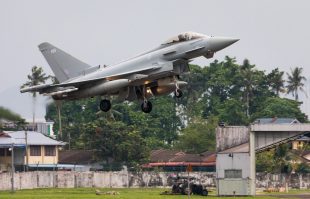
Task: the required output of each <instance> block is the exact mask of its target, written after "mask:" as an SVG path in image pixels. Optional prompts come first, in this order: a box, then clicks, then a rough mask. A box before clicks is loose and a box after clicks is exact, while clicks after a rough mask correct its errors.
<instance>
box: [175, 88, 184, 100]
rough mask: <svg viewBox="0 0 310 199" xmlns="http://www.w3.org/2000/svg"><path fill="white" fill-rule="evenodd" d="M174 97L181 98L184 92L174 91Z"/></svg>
mask: <svg viewBox="0 0 310 199" xmlns="http://www.w3.org/2000/svg"><path fill="white" fill-rule="evenodd" d="M174 96H175V97H176V98H181V97H182V96H183V92H182V91H181V90H180V89H177V90H176V91H174Z"/></svg>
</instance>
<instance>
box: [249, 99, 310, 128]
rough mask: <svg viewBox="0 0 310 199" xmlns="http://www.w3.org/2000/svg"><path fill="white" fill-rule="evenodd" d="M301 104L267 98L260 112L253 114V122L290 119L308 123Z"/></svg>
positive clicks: (288, 100)
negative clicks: (256, 120)
mask: <svg viewBox="0 0 310 199" xmlns="http://www.w3.org/2000/svg"><path fill="white" fill-rule="evenodd" d="M299 106H300V103H299V102H296V101H294V100H290V99H286V98H279V97H270V98H267V99H266V100H265V101H264V102H263V103H262V105H261V107H260V108H259V110H258V111H257V112H256V113H255V114H253V118H252V120H253V121H254V119H256V118H263V117H269V118H270V117H271V118H273V117H279V118H280V117H288V118H297V119H298V120H299V121H300V122H306V121H307V116H306V115H305V114H304V113H302V112H301V110H300V108H299Z"/></svg>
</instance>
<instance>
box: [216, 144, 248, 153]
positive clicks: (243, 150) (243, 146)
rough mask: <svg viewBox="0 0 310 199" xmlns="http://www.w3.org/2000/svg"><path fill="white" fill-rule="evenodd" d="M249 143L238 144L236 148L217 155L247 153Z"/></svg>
mask: <svg viewBox="0 0 310 199" xmlns="http://www.w3.org/2000/svg"><path fill="white" fill-rule="evenodd" d="M249 147H250V146H249V143H248V142H247V143H244V144H240V145H238V146H234V147H232V148H229V149H226V150H224V151H221V152H219V153H248V152H249V151H250V148H249Z"/></svg>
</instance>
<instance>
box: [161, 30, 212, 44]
mask: <svg viewBox="0 0 310 199" xmlns="http://www.w3.org/2000/svg"><path fill="white" fill-rule="evenodd" d="M204 37H207V36H206V35H203V34H200V33H196V32H185V33H181V34H178V35H177V36H174V37H172V38H170V39H168V40H167V41H165V42H164V43H163V45H166V44H172V43H178V42H183V41H189V40H193V39H198V38H204Z"/></svg>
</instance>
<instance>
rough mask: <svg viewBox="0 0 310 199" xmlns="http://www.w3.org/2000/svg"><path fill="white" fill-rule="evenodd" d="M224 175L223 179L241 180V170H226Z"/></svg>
mask: <svg viewBox="0 0 310 199" xmlns="http://www.w3.org/2000/svg"><path fill="white" fill-rule="evenodd" d="M224 175H225V178H242V170H241V169H226V170H225V173H224Z"/></svg>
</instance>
